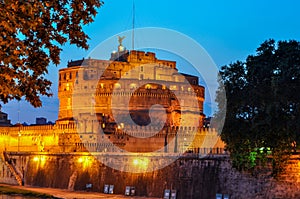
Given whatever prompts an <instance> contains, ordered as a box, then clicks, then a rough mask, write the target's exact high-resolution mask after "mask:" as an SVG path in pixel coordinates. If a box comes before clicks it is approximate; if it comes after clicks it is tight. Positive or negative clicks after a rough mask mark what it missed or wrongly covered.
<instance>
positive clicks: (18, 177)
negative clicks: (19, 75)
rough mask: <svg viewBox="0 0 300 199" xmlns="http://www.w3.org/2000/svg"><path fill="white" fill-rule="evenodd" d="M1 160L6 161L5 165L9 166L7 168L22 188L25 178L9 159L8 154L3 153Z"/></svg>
mask: <svg viewBox="0 0 300 199" xmlns="http://www.w3.org/2000/svg"><path fill="white" fill-rule="evenodd" d="M1 156H2V157H1V158H2V159H3V160H4V162H5V165H6V166H7V168H8V169H9V170H10V172H11V173H12V174H13V176H14V177H15V178H16V180H17V182H18V184H19V185H20V186H22V185H24V181H23V179H24V176H23V175H20V174H19V172H18V171H17V169H16V167H15V165H14V163H13V162H12V161H11V159H10V158H9V157H8V155H7V154H6V152H5V151H3V153H1Z"/></svg>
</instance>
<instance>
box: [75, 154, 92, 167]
mask: <svg viewBox="0 0 300 199" xmlns="http://www.w3.org/2000/svg"><path fill="white" fill-rule="evenodd" d="M77 161H78V163H80V164H82V166H83V168H84V169H85V168H87V167H88V166H89V165H90V164H91V162H92V160H91V159H90V158H89V157H87V156H85V157H80V158H78V160H77Z"/></svg>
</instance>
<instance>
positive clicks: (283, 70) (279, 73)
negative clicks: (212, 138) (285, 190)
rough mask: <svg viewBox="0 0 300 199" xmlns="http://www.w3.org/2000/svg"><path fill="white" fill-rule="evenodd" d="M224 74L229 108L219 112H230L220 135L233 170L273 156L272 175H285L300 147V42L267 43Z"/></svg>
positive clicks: (220, 105)
mask: <svg viewBox="0 0 300 199" xmlns="http://www.w3.org/2000/svg"><path fill="white" fill-rule="evenodd" d="M220 73H221V76H222V78H221V80H220V81H222V83H223V84H224V86H225V90H226V98H227V105H226V107H224V106H222V104H221V103H219V109H220V111H219V112H224V110H223V109H224V108H226V118H225V124H224V128H223V130H222V133H221V137H222V139H223V141H224V142H225V143H226V145H227V148H228V150H229V151H230V154H231V158H232V160H233V164H234V166H235V167H237V168H239V169H253V168H254V167H255V166H256V165H257V163H258V162H264V161H265V160H266V157H267V156H268V155H271V157H272V162H273V174H274V175H276V174H278V173H280V172H281V171H282V169H283V167H284V164H285V163H286V161H287V160H288V158H289V154H291V152H292V150H294V147H295V143H300V139H299V133H300V126H299V121H300V43H299V42H297V41H294V40H292V41H279V42H277V43H276V42H275V41H274V40H272V39H271V40H268V41H265V42H264V43H262V44H261V46H260V47H259V48H258V49H257V51H256V55H250V56H248V57H247V59H246V61H245V62H241V61H237V62H235V63H232V64H229V65H227V66H223V67H222V68H221V71H220ZM218 96H220V95H218V93H217V102H218V101H220V100H219V99H218V98H220V97H218ZM218 114H219V113H217V114H216V116H218Z"/></svg>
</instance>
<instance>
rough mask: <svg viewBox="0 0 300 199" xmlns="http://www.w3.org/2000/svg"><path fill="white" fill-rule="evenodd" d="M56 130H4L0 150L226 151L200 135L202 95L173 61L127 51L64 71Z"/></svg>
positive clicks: (211, 133) (213, 135)
mask: <svg viewBox="0 0 300 199" xmlns="http://www.w3.org/2000/svg"><path fill="white" fill-rule="evenodd" d="M58 97H59V102H60V105H59V114H58V120H57V121H56V123H55V124H53V125H34V126H22V125H17V126H2V127H0V135H1V142H2V143H3V144H1V146H2V150H7V151H45V152H80V151H90V152H91V151H93V152H122V151H128V152H154V151H155V152H170V153H184V152H186V151H190V152H198V153H199V152H201V150H202V149H205V148H206V150H207V149H209V148H215V147H218V148H223V147H224V144H223V142H222V141H221V140H220V139H219V136H218V134H217V132H215V130H214V129H204V128H203V119H204V117H205V116H204V114H203V102H204V87H203V86H201V85H199V79H198V77H197V76H193V75H189V74H184V73H179V72H178V69H177V67H176V62H175V61H169V60H160V59H157V58H156V55H155V53H152V52H143V51H136V50H131V51H128V50H126V49H125V48H124V47H123V46H122V44H121V43H120V45H119V47H118V51H117V52H113V53H111V58H110V60H97V59H91V58H88V59H82V60H77V61H71V62H68V65H67V68H63V69H61V70H59V88H58Z"/></svg>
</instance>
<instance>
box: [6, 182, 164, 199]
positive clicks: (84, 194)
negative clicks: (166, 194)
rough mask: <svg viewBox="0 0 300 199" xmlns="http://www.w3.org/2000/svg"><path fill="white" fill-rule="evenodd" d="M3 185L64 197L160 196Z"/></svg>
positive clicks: (66, 198)
mask: <svg viewBox="0 0 300 199" xmlns="http://www.w3.org/2000/svg"><path fill="white" fill-rule="evenodd" d="M1 186H9V187H13V188H17V189H23V190H29V191H35V192H39V193H45V194H50V195H52V196H55V197H58V198H64V199H92V198H111V199H113V198H114V199H131V198H132V199H146V198H147V199H158V198H148V197H138V196H134V197H133V196H131V197H130V196H124V195H116V194H103V193H98V192H83V191H82V192H81V191H68V190H63V189H54V188H43V187H30V186H16V185H6V184H1Z"/></svg>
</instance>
